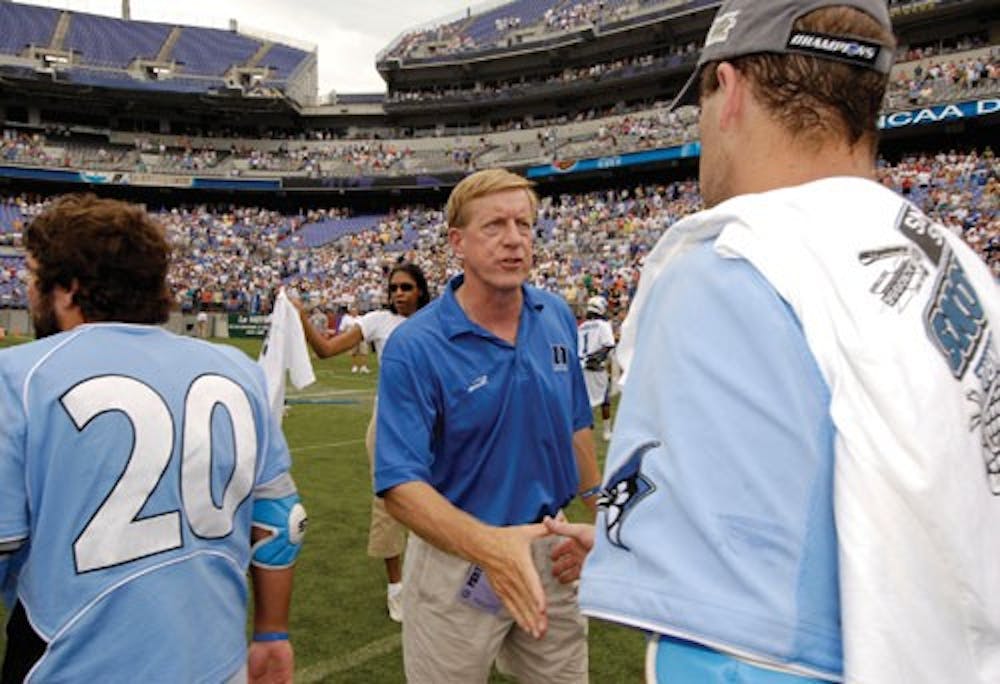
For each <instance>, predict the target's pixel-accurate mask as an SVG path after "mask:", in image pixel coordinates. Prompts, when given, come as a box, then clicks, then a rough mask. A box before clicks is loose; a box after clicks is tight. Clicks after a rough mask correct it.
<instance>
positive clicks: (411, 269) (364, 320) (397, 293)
mask: <svg viewBox="0 0 1000 684" xmlns="http://www.w3.org/2000/svg"><path fill="white" fill-rule="evenodd" d="M388 290H389V309H382V310H379V311H370V312H368V313H366V314H365V315H364V316H361V317H360V318H357V319H353V322H352V323H351V325H350V327H347V328H346V329H345V328H344V326H343V324H342V325H341V329H342V330H343V332H341V333H340V334H338V335H336V336H335V337H326V336H324V335H322V334H320V333H319V332H318V331H316V330H313V329H311V326H307V325H305V326H304V328H305V332H306V339H307V341H308V342H309V346H310V347H312V349H313V351H314V352H316V355H317V356H319V357H320V358H324V359H325V358H327V357H330V356H336V355H337V354H342V353H344V352H345V351H347V350H348V349H351V348H352V347H354V346H355V345H357V344H359V343H361V342H367V343H369V344H371V345H372V347H374V349H375V355H376V357H377V358H378V359H379V360H381V358H382V350H383V349H384V348H385V343H386V340H388V339H389V336H390V335H391V334H392V332H393V331H394V330H395V329H396V328H397V327H399V326H400V325H401V324H402V323H403V322H404V321H405V320H406V319H407V318H409V317H410V316H411V315H412V314H413V313H415V312H416V311H417V310H418V309H420V308H421V307H422V306H423V305H424V304H426V303H427V302H429V301H430V293H429V291H428V289H427V280H426V279H425V278H424V274H423V271H421V270H420V267H419V266H416V265H414V264H408V263H403V264H398V265H396V266H395V267H393V269H392V271H390V272H389V282H388ZM299 314H300V316H302V319H303V323H305V321H306V313H305V310H304V309H302V308H301V305H300V306H299ZM377 407H378V403H377V401H376V404H375V407H373V410H372V418H371V421H370V422H369V424H368V431H367V433H366V435H365V448H366V449H367V451H368V466H369V469H372V468H374V453H375V417H376V411H377ZM405 546H406V528H404V527H403V526H402V525H400V524H399V523H398V522H397V521H396V519H395V518H393V517H392V516H391V515H389V513H388V512H386V510H385V504H384V503H383V501H382V499H380V498H379V497H377V496H372V513H371V525H370V527H369V530H368V555H369V556H371V557H372V558H382V559H383V560H384V561H385V572H386V577H387V579H388V582H389V584H388V587H387V588H386V606H387V609H388V613H389V617H390V618H392V619H393V620H395V621H396V622H401V621H402V619H403V607H402V591H403V568H402V555H403V549H404V548H405Z"/></svg>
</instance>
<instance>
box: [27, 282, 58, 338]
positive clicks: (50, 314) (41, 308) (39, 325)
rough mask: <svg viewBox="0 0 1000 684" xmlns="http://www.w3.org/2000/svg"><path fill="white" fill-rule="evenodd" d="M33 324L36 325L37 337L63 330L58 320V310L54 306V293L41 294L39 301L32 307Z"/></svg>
mask: <svg viewBox="0 0 1000 684" xmlns="http://www.w3.org/2000/svg"><path fill="white" fill-rule="evenodd" d="M31 324H32V325H33V326H34V327H35V339H39V340H40V339H42V338H43V337H48V336H49V335H55V334H56V333H58V332H62V329H61V328H60V327H59V321H58V320H56V310H55V307H54V306H52V294H51V293H48V294H39V295H38V303H37V305H36V306H32V307H31Z"/></svg>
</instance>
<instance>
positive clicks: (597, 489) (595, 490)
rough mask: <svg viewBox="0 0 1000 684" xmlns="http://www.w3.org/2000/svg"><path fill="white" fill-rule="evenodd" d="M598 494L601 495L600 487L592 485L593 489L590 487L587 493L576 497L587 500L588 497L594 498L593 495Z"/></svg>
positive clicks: (581, 493)
mask: <svg viewBox="0 0 1000 684" xmlns="http://www.w3.org/2000/svg"><path fill="white" fill-rule="evenodd" d="M600 493H601V485H594V486H593V487H591V488H590V489H588V490H587V491H585V492H580V493H579V494H578V495H577V496H579V497H580V498H581V499H589V498H590V497H592V496H594V495H595V494H600Z"/></svg>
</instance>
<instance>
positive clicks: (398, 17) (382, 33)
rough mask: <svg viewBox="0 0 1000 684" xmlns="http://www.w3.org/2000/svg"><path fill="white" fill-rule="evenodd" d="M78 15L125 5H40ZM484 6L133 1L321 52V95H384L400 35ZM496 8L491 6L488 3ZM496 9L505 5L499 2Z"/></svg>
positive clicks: (105, 0)
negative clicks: (385, 54)
mask: <svg viewBox="0 0 1000 684" xmlns="http://www.w3.org/2000/svg"><path fill="white" fill-rule="evenodd" d="M24 4H30V5H43V6H45V7H56V8H58V9H69V10H74V11H77V12H90V13H92V14H104V15H107V16H114V17H121V12H122V2H121V0H32V1H31V2H25V3H24ZM482 4H483V1H482V0H130V5H131V12H132V18H133V19H139V20H144V21H161V22H166V23H175V24H184V25H193V26H208V27H211V28H228V27H229V20H230V19H236V21H237V22H238V23H239V25H240V26H241V27H246V28H247V29H249V30H250V31H251V32H252V31H253V29H257V30H264V31H268V32H270V33H274V34H277V35H278V36H285V37H287V38H291V39H292V40H297V41H302V42H305V43H306V44H307V45H315V46H317V47H318V48H319V94H320V95H321V96H322V95H325V94H326V93H328V92H330V91H331V90H336V91H337V92H338V93H378V92H383V91H385V82H384V81H383V80H382V78H381V77H380V76H379V75H378V71H376V69H375V55H376V54H377V53H378V52H379V51H380V50H382V49H383V48H384V47H386V46H387V45H388V44H389V42H390V41H391V40H392V39H393V38H395V37H396V36H398V35H399V34H400V33H402V32H404V31H407V30H410V29H413V28H416V27H419V26H422V25H424V24H427V23H429V22H432V21H434V20H437V19H446V18H454V16H457V15H458V14H459V13H462V12H464V11H465V10H466V9H467V8H468V7H470V5H471V6H472V7H473V8H476V7H479V6H481V5H482ZM487 4H490V3H487ZM492 4H494V5H495V4H499V3H498V2H492Z"/></svg>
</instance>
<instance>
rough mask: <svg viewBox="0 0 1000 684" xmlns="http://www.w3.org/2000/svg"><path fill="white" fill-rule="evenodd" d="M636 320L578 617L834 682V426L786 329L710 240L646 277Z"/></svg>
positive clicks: (782, 313) (767, 299) (838, 667)
mask: <svg viewBox="0 0 1000 684" xmlns="http://www.w3.org/2000/svg"><path fill="white" fill-rule="evenodd" d="M644 314H645V315H644V317H643V318H642V319H640V320H639V323H638V325H639V328H638V338H637V341H636V346H635V349H636V354H635V357H634V359H633V362H632V365H631V367H630V368H629V375H628V378H627V381H626V385H625V388H624V390H623V394H622V403H621V405H620V407H619V413H618V419H617V422H616V423H615V434H614V438H613V439H612V442H611V448H610V452H609V455H608V460H607V465H606V470H605V476H604V488H605V494H604V497H603V498H604V500H603V505H602V509H601V511H600V513H599V515H598V519H597V530H596V532H597V535H596V544H595V548H594V550H593V552H592V553H591V554H590V557H589V558H588V560H587V563H586V565H585V567H584V572H583V580H582V582H581V588H580V605H581V608H582V610H583V612H584V613H586V614H589V615H592V616H597V617H602V618H605V619H610V620H614V621H616V622H621V623H625V624H630V625H633V626H636V627H641V628H644V629H647V630H648V631H650V632H654V633H658V634H666V635H671V636H675V637H680V638H681V639H686V640H690V641H692V642H696V643H700V644H703V645H705V646H708V647H710V648H713V649H716V650H718V651H720V652H729V653H735V654H739V655H742V656H744V657H745V658H747V659H751V660H753V661H756V662H758V663H766V664H769V665H771V666H775V667H780V668H783V669H785V671H786V672H795V673H798V674H800V675H804V676H812V677H819V678H822V679H829V680H836V679H838V678H839V677H840V675H841V672H842V654H841V634H840V603H839V588H838V564H837V536H836V529H835V526H834V517H833V503H832V491H833V485H832V482H833V459H834V450H833V439H834V428H833V423H832V421H831V418H830V416H829V401H830V399H829V391H828V390H827V387H826V385H825V383H824V381H823V379H822V376H821V375H820V372H819V369H818V367H817V365H816V362H815V359H814V358H813V357H812V355H811V354H810V352H809V348H808V346H807V345H806V342H805V338H804V336H803V333H802V330H801V329H800V327H799V325H798V321H797V319H796V318H795V316H794V314H793V313H792V312H791V310H790V309H789V308H788V306H787V305H786V304H785V302H784V301H783V300H782V299H781V298H780V297H779V296H778V295H777V294H776V293H775V291H774V289H773V288H772V287H771V286H770V285H769V284H768V283H767V282H766V281H765V280H764V278H763V277H762V276H761V275H760V274H759V273H758V272H757V271H756V270H755V269H754V268H753V267H751V266H750V265H749V264H748V263H747V262H745V261H741V260H737V259H721V258H720V257H719V256H717V255H716V254H715V252H714V250H713V248H712V245H711V244H709V243H702V244H701V245H699V246H697V247H694V248H692V250H691V251H689V252H688V253H687V254H685V255H683V256H681V257H678V258H677V260H676V261H675V262H674V263H673V264H672V265H671V268H670V269H669V270H667V271H665V272H664V273H663V274H662V275H661V276H660V277H659V278H658V279H657V281H656V282H655V284H654V286H653V289H652V290H651V291H650V299H649V302H648V305H647V306H646V307H645V309H644ZM733 340H741V342H740V343H739V344H734V342H733ZM734 667H736V666H735V665H734ZM727 671H728V670H727ZM676 681H685V680H684V679H676ZM690 681H699V682H700V681H703V680H702V679H697V678H696V679H693V680H690ZM704 681H714V680H710V679H704ZM725 681H729V680H725ZM734 681H735V680H734ZM740 681H744V680H743V679H741V680H740ZM745 681H748V682H752V681H756V680H754V679H746V680H745Z"/></svg>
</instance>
